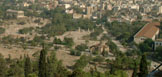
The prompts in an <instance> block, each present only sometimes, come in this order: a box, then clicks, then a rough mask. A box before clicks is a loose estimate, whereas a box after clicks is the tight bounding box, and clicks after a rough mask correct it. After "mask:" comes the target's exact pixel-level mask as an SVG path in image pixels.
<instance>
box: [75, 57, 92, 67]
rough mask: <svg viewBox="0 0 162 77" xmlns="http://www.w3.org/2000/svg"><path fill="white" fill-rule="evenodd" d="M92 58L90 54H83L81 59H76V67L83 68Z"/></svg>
mask: <svg viewBox="0 0 162 77" xmlns="http://www.w3.org/2000/svg"><path fill="white" fill-rule="evenodd" d="M90 60H91V57H90V56H86V55H82V56H81V57H80V59H79V60H77V61H76V63H75V65H74V68H75V69H83V68H84V67H85V66H86V65H87V64H88V63H89V61H90Z"/></svg>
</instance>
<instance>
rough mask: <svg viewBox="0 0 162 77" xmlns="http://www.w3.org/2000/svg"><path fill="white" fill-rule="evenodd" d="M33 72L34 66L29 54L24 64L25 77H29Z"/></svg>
mask: <svg viewBox="0 0 162 77" xmlns="http://www.w3.org/2000/svg"><path fill="white" fill-rule="evenodd" d="M30 73H32V66H31V61H30V58H29V56H27V57H26V59H25V66H24V75H25V77H29V74H30Z"/></svg>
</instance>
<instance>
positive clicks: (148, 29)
mask: <svg viewBox="0 0 162 77" xmlns="http://www.w3.org/2000/svg"><path fill="white" fill-rule="evenodd" d="M157 26H160V22H151V23H148V24H146V25H145V26H144V27H143V28H142V29H141V30H140V31H139V32H138V33H137V34H136V35H135V36H134V37H135V38H138V37H147V38H152V37H153V36H154V35H156V32H157V31H158V30H159V28H158V27H157Z"/></svg>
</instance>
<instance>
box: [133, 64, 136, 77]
mask: <svg viewBox="0 0 162 77" xmlns="http://www.w3.org/2000/svg"><path fill="white" fill-rule="evenodd" d="M132 77H137V64H136V63H135V67H134V69H133V74H132Z"/></svg>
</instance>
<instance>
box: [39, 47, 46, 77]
mask: <svg viewBox="0 0 162 77" xmlns="http://www.w3.org/2000/svg"><path fill="white" fill-rule="evenodd" d="M38 76H39V77H46V50H45V48H44V46H43V49H42V50H41V52H40V58H39V73H38Z"/></svg>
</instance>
